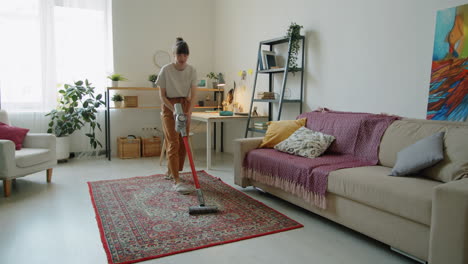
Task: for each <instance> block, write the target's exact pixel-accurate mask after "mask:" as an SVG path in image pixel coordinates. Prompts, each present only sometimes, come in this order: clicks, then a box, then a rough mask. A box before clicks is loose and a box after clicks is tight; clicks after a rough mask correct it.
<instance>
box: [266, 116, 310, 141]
mask: <svg viewBox="0 0 468 264" xmlns="http://www.w3.org/2000/svg"><path fill="white" fill-rule="evenodd" d="M305 123H306V119H305V118H302V119H298V120H281V121H270V122H268V129H267V131H266V133H265V137H264V138H263V140H262V143H261V144H260V146H259V148H273V147H274V146H275V145H276V144H278V143H280V142H281V141H283V140H285V139H287V138H288V137H289V136H291V134H292V133H294V131H296V130H298V129H299V128H300V127H303V126H305Z"/></svg>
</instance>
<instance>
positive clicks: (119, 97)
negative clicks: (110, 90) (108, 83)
mask: <svg viewBox="0 0 468 264" xmlns="http://www.w3.org/2000/svg"><path fill="white" fill-rule="evenodd" d="M111 100H112V101H113V102H114V105H115V107H116V108H121V107H122V101H123V100H124V98H123V96H122V95H121V94H119V93H116V94H114V95H113V96H112V98H111Z"/></svg>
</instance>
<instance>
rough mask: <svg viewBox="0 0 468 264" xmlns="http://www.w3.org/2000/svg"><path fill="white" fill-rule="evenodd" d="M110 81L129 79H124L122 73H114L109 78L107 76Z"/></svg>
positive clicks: (125, 79)
mask: <svg viewBox="0 0 468 264" xmlns="http://www.w3.org/2000/svg"><path fill="white" fill-rule="evenodd" d="M107 78H108V79H111V80H112V81H127V80H128V79H127V78H125V77H123V75H122V74H120V73H114V74H111V75H109V76H107Z"/></svg>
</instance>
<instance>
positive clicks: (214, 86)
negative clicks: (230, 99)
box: [206, 72, 219, 89]
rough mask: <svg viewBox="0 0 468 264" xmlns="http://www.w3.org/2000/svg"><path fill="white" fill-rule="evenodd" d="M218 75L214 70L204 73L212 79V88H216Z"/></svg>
mask: <svg viewBox="0 0 468 264" xmlns="http://www.w3.org/2000/svg"><path fill="white" fill-rule="evenodd" d="M218 76H219V75H217V74H216V73H214V72H210V73H208V74H207V75H206V77H207V78H208V79H211V80H212V83H213V89H217V88H218V79H219V77H218Z"/></svg>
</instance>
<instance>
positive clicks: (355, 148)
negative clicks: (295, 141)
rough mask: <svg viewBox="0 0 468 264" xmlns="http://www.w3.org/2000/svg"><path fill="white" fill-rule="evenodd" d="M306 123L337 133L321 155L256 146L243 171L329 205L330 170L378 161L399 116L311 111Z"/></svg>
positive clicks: (308, 198) (324, 131)
mask: <svg viewBox="0 0 468 264" xmlns="http://www.w3.org/2000/svg"><path fill="white" fill-rule="evenodd" d="M304 117H305V118H307V124H306V127H307V128H309V129H312V130H315V131H320V132H322V133H325V134H329V135H333V136H335V138H336V139H335V141H334V142H333V143H332V145H331V146H330V147H329V148H328V150H327V152H326V153H325V154H324V155H322V156H321V157H318V158H315V159H309V158H304V157H299V156H294V155H290V154H287V153H282V152H279V151H277V150H274V149H254V150H252V151H250V152H249V153H247V155H246V157H245V160H244V164H243V167H244V168H243V170H244V171H243V172H244V175H245V176H246V177H247V178H250V179H254V180H256V181H259V182H261V183H265V184H268V185H271V186H275V187H278V188H281V189H283V190H284V191H287V192H289V193H292V194H295V195H297V196H299V197H302V198H304V199H305V200H306V201H308V202H311V203H313V204H314V205H316V206H317V207H319V208H322V209H325V208H326V199H325V194H326V190H327V185H328V174H329V173H330V172H331V171H334V170H338V169H345V168H354V167H361V166H372V165H376V164H377V162H378V149H379V145H380V140H381V138H382V136H383V134H384V132H385V130H386V129H387V127H388V126H389V125H390V124H391V123H392V122H393V121H394V120H396V119H398V117H396V116H387V115H376V114H369V113H351V112H334V111H326V112H319V111H314V112H309V113H305V114H302V115H299V116H298V117H297V118H304Z"/></svg>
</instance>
